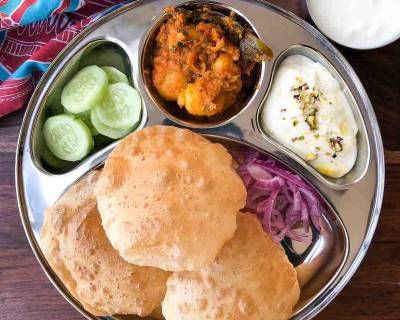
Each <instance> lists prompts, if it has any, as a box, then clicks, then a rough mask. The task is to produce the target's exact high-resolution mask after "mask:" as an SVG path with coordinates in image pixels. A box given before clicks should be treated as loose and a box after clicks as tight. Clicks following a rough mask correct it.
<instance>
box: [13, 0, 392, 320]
mask: <svg viewBox="0 0 400 320" xmlns="http://www.w3.org/2000/svg"><path fill="white" fill-rule="evenodd" d="M185 3H187V2H183V1H180V0H171V1H167V0H161V1H160V0H158V1H155V0H153V1H136V2H134V3H131V4H127V5H125V6H122V7H121V8H119V9H117V10H116V11H114V12H112V13H110V14H108V15H107V16H105V17H103V18H102V19H100V20H98V21H96V22H95V23H93V24H92V25H91V26H90V27H89V28H88V29H86V30H85V31H83V32H82V33H80V34H79V35H78V36H77V38H75V39H74V41H72V42H71V43H70V44H69V45H68V46H67V47H66V48H65V49H64V50H63V51H62V52H61V53H60V54H59V55H58V57H57V58H56V59H55V60H54V62H53V63H52V64H51V65H50V67H49V69H48V71H47V73H46V74H45V75H44V76H43V78H42V80H41V81H40V83H39V84H38V86H37V88H36V90H35V92H34V94H33V96H32V99H31V101H30V103H29V106H28V109H27V112H26V115H25V118H24V120H23V124H22V127H21V133H20V137H19V141H18V147H17V155H16V188H17V197H18V203H19V207H20V212H21V219H22V223H23V226H24V229H25V232H26V234H27V237H28V240H29V242H30V244H31V246H32V249H33V251H34V253H35V255H36V256H37V258H38V261H39V263H40V264H41V265H42V267H43V269H44V271H45V272H46V274H47V275H48V277H49V279H50V281H51V282H52V283H53V284H54V286H55V287H56V288H57V289H58V290H59V291H60V293H61V294H62V295H63V296H64V297H65V298H66V299H67V300H68V301H69V302H70V303H71V304H72V305H73V306H74V307H75V308H76V309H77V310H79V311H80V312H81V313H82V314H83V315H84V316H85V317H86V318H88V319H103V318H96V317H95V316H93V315H91V314H89V313H88V312H86V311H85V310H84V309H83V308H82V306H81V305H80V304H79V303H78V302H77V301H76V300H74V299H73V297H71V295H70V294H69V293H68V292H67V291H66V289H65V288H64V286H63V285H62V283H61V282H60V281H59V279H58V278H57V277H56V275H55V274H54V273H53V272H52V270H51V268H50V266H49V265H48V263H47V261H46V259H45V258H44V256H43V254H42V252H41V250H40V245H39V244H40V238H39V231H40V228H41V226H42V223H43V211H44V209H45V208H46V207H48V206H50V205H52V204H53V203H54V202H55V201H56V200H57V199H58V198H59V197H60V195H61V194H62V193H63V192H65V190H66V189H68V187H69V186H70V185H72V184H73V183H75V182H76V181H77V180H78V179H80V178H81V177H82V176H83V175H84V174H86V173H87V172H88V171H90V170H93V169H94V168H96V167H99V166H101V165H102V163H103V162H104V160H105V158H106V156H107V155H108V153H109V152H110V151H111V150H112V148H113V147H115V145H116V144H117V143H118V142H115V143H113V144H111V145H109V146H107V147H105V148H104V149H101V150H98V151H97V152H95V153H94V154H92V155H91V156H90V157H89V158H88V159H87V160H85V161H84V162H81V163H79V164H78V165H76V166H75V167H73V168H70V169H69V170H68V171H67V172H65V173H62V174H54V173H51V172H49V171H48V170H46V169H45V168H43V166H42V165H41V163H40V160H38V157H37V154H36V151H35V148H36V147H35V146H36V145H40V143H42V141H41V139H42V138H41V135H40V134H37V133H35V132H39V131H37V130H38V128H40V126H41V122H42V120H41V119H42V115H41V114H42V112H43V110H44V109H45V107H46V101H47V99H48V97H49V95H50V94H51V93H52V90H53V88H54V83H56V82H57V81H61V80H58V79H61V78H62V76H63V74H64V73H63V72H66V71H64V70H69V68H72V64H73V63H74V62H73V61H75V60H74V59H78V58H77V57H79V54H80V53H81V52H85V50H86V49H85V48H89V47H90V45H91V44H93V43H97V41H111V42H113V43H114V44H117V45H118V48H119V49H118V50H121V51H118V52H120V53H121V54H122V56H123V57H125V58H127V59H125V61H128V63H127V64H126V67H127V70H128V71H130V72H128V73H129V74H130V75H131V80H132V81H133V82H134V84H135V86H136V87H137V88H138V90H139V91H140V93H141V94H142V98H143V105H144V112H143V118H142V122H141V125H140V127H145V126H150V125H155V124H164V125H175V126H188V127H193V124H191V123H190V122H185V121H186V120H185V119H180V118H179V119H178V118H176V117H172V116H171V114H170V113H166V111H165V110H164V109H162V108H160V106H159V105H158V104H157V103H156V101H154V97H152V96H150V94H149V92H150V90H151V88H150V87H149V86H148V83H146V80H145V78H144V77H142V76H141V75H142V66H143V59H142V58H143V55H144V54H146V52H145V51H142V50H143V44H144V43H146V39H148V35H149V30H150V31H151V30H152V28H154V26H155V25H157V23H158V21H159V18H160V17H162V15H163V13H162V10H163V9H162V8H164V7H165V6H167V5H182V4H185ZM212 4H213V5H217V6H218V7H220V8H225V9H226V10H230V9H231V8H234V10H235V11H236V12H237V13H238V15H239V16H240V17H243V19H245V20H246V21H248V22H249V23H250V22H251V26H252V27H253V28H254V30H255V31H256V32H257V34H258V35H259V36H260V37H261V38H262V39H263V40H265V41H266V42H267V43H268V45H269V46H270V47H271V48H272V50H273V51H274V55H275V57H274V59H273V60H272V61H271V62H269V63H263V64H262V65H261V66H260V70H261V73H260V78H259V80H258V83H257V86H256V89H255V91H254V92H253V94H252V96H251V99H250V100H249V101H248V102H247V103H246V106H245V107H244V109H243V110H242V111H241V112H239V113H237V114H235V115H232V116H231V117H227V119H225V120H224V121H222V122H221V123H218V124H216V125H215V126H214V125H212V126H208V127H207V128H203V127H202V128H200V127H201V126H198V127H197V126H196V129H194V131H198V132H200V133H202V134H204V135H206V136H207V137H208V138H210V139H214V140H216V141H218V142H221V143H224V144H226V145H231V146H232V145H235V146H239V147H246V148H248V147H251V148H257V149H258V150H260V151H261V152H264V153H266V154H268V155H269V156H271V157H274V158H276V159H278V160H279V161H281V162H283V163H284V164H285V165H287V166H288V167H290V168H291V169H292V170H294V171H295V172H297V173H298V174H300V175H301V176H303V177H304V178H305V179H306V180H308V181H309V182H310V183H311V184H312V185H313V186H314V188H315V189H316V190H317V191H318V192H319V193H320V194H321V196H322V197H323V199H324V200H325V202H326V205H327V207H328V208H329V210H328V211H327V212H326V214H325V215H324V221H325V226H326V229H327V230H328V229H330V230H331V232H329V233H321V234H319V235H318V237H316V238H315V239H314V241H313V244H312V245H311V246H310V247H309V248H307V250H306V251H305V252H304V250H303V251H301V250H300V251H301V252H300V251H299V250H298V249H299V248H297V247H296V246H291V247H290V246H289V249H291V250H292V251H288V255H289V258H291V259H292V262H293V263H294V264H295V265H296V269H297V270H298V272H299V275H300V280H301V282H302V285H303V290H302V296H301V300H300V301H299V304H298V305H297V306H296V309H295V311H294V314H293V315H292V318H291V319H296V320H298V319H310V318H312V317H313V316H315V315H316V314H317V313H318V312H319V311H321V310H322V309H323V308H324V307H325V306H326V305H327V304H328V303H329V302H330V301H331V300H332V299H333V298H334V297H335V296H336V295H337V294H338V293H339V292H340V291H341V290H342V288H343V287H344V285H345V284H346V283H347V282H348V281H349V280H350V278H351V276H352V275H353V274H354V272H355V270H356V269H357V267H358V266H359V264H360V262H361V260H362V258H363V257H364V255H365V253H366V251H367V249H368V246H369V244H370V242H371V239H372V236H373V233H374V231H375V228H376V224H377V221H378V217H379V212H380V208H381V203H382V196H383V186H384V159H383V147H382V140H381V136H380V132H379V128H378V124H377V121H376V118H375V115H374V112H373V109H372V106H371V103H370V101H369V99H368V96H367V94H366V92H365V90H364V88H363V87H362V85H361V83H360V81H359V79H358V78H357V76H356V74H355V73H354V71H353V69H352V68H351V67H350V65H349V64H348V63H347V61H346V60H345V59H344V58H343V56H342V55H341V54H340V53H339V52H338V51H337V50H336V49H335V48H334V47H333V46H332V45H331V44H330V43H329V42H328V41H327V40H326V39H325V38H324V37H323V36H322V35H321V34H320V33H319V32H318V31H316V30H315V29H314V28H312V27H311V26H310V25H308V24H307V23H306V22H304V21H303V20H301V19H299V18H298V17H296V16H295V15H293V14H291V13H289V12H286V11H284V10H282V9H280V8H278V7H276V6H273V5H270V4H267V3H265V2H259V1H252V2H247V1H244V0H230V1H229V2H228V1H225V0H215V1H213V2H212ZM293 52H301V53H302V54H306V55H308V56H309V57H310V58H312V59H313V60H318V61H321V62H322V63H324V64H325V65H326V66H328V67H329V68H330V69H331V70H332V72H333V73H334V74H335V75H337V78H338V79H341V81H343V84H345V85H346V87H347V88H348V92H349V98H350V99H353V103H352V107H353V112H354V114H355V116H356V118H357V121H358V125H359V129H360V136H359V137H358V139H359V144H360V151H359V158H358V160H357V164H356V167H355V169H353V170H354V172H353V173H350V174H349V178H346V179H348V180H343V181H337V180H335V181H330V180H328V179H326V178H324V177H322V176H321V175H320V174H318V173H317V172H316V171H315V170H314V169H312V168H311V167H310V166H308V165H307V164H306V163H304V161H302V160H301V159H299V158H298V157H296V156H295V155H294V154H293V153H292V152H290V151H289V150H286V149H285V148H283V147H282V146H281V145H279V144H278V143H276V142H275V141H273V140H272V139H270V138H269V136H268V134H266V133H265V132H263V131H262V130H261V128H260V125H259V121H258V112H259V108H260V106H261V104H262V102H263V100H264V99H266V95H267V94H268V90H269V88H270V85H271V82H272V81H273V73H274V70H275V68H277V66H278V65H279V61H280V59H282V57H284V56H285V55H287V54H290V53H293ZM66 73H68V72H66ZM60 83H61V82H60ZM184 120H185V121H184ZM195 125H197V124H195ZM299 257H300V258H299ZM114 318H121V319H136V317H134V316H128V317H126V316H124V317H118V316H115V317H114Z"/></svg>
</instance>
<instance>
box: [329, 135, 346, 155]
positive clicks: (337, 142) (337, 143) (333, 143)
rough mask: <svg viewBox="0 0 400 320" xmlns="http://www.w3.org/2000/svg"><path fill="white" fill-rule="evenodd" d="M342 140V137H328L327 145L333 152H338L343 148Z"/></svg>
mask: <svg viewBox="0 0 400 320" xmlns="http://www.w3.org/2000/svg"><path fill="white" fill-rule="evenodd" d="M342 141H343V138H342V137H336V138H330V139H329V145H330V147H331V148H332V149H333V150H334V151H335V152H340V151H342V150H343V146H342Z"/></svg>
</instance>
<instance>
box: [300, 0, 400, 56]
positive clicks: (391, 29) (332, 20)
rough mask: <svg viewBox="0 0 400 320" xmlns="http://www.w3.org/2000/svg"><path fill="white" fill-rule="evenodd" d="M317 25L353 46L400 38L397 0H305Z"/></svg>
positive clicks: (369, 46) (399, 1) (399, 0)
mask: <svg viewBox="0 0 400 320" xmlns="http://www.w3.org/2000/svg"><path fill="white" fill-rule="evenodd" d="M307 6H308V10H309V12H310V15H311V18H312V19H313V21H314V22H315V24H316V25H317V26H318V28H319V29H320V30H321V31H322V32H323V33H324V34H325V35H326V36H328V37H329V38H330V39H332V40H334V41H335V42H337V43H339V44H342V45H344V46H347V47H350V48H355V49H372V48H378V47H381V46H384V45H386V44H388V43H390V42H392V41H394V40H396V39H398V38H399V37H400V0H334V1H332V0H308V1H307Z"/></svg>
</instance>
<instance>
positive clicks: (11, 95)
mask: <svg viewBox="0 0 400 320" xmlns="http://www.w3.org/2000/svg"><path fill="white" fill-rule="evenodd" d="M123 2H124V1H123V0H92V1H89V0H24V1H17V0H0V117H1V116H4V115H6V114H8V113H10V112H12V111H15V110H18V109H20V108H22V107H24V106H25V105H26V104H27V102H28V100H29V98H30V96H31V94H32V91H33V89H34V87H35V84H36V83H37V81H38V79H39V78H40V76H41V75H42V74H43V72H44V71H46V69H47V67H48V66H49V64H50V62H51V61H52V60H53V59H54V58H55V57H56V56H57V54H58V53H59V52H60V51H61V50H62V49H63V48H64V47H65V46H66V44H67V43H68V42H70V41H71V40H72V39H73V38H74V37H75V36H76V35H77V34H78V33H79V32H80V31H81V30H82V29H84V28H85V27H86V26H87V25H88V24H90V23H91V22H93V21H94V20H96V19H98V18H99V17H101V16H103V15H104V14H106V13H108V12H110V11H111V10H113V9H115V8H116V7H118V5H117V4H121V3H123ZM3 9H4V10H3ZM74 9H78V10H76V11H73V12H68V11H71V10H74ZM45 10H49V12H50V13H49V16H48V17H47V18H45V19H44V20H38V21H35V18H38V17H39V18H40V16H41V15H45V14H47V11H45ZM44 11H45V12H44ZM27 21H28V22H29V21H35V22H32V23H29V24H26V25H24V23H26V22H27Z"/></svg>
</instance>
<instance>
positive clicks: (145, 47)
mask: <svg viewBox="0 0 400 320" xmlns="http://www.w3.org/2000/svg"><path fill="white" fill-rule="evenodd" d="M204 4H205V3H204V2H202V1H187V2H185V3H182V4H180V5H178V6H177V7H178V8H185V9H191V10H193V9H196V8H198V7H201V6H204ZM207 7H209V8H210V9H212V10H214V11H217V12H220V13H223V14H227V15H229V13H230V12H231V11H232V12H235V18H236V19H237V20H238V21H239V22H240V23H241V24H242V25H243V26H247V27H249V28H250V29H252V31H253V32H254V33H255V34H258V33H257V30H256V29H255V28H254V26H252V24H251V22H250V21H248V20H247V19H246V17H244V16H243V15H241V13H240V12H239V11H237V10H235V8H233V7H231V6H229V5H226V4H224V5H222V4H219V3H217V2H207ZM169 16H170V15H169V14H166V13H162V14H161V16H159V17H157V18H156V19H155V20H154V22H153V23H152V25H151V26H150V27H149V31H148V32H147V33H146V35H145V36H144V38H143V41H142V42H141V43H140V46H139V51H140V52H142V54H141V65H140V73H139V75H140V78H141V80H142V81H143V83H144V84H145V88H146V93H147V94H148V96H149V98H150V99H151V101H152V102H153V103H154V104H155V105H156V106H157V107H158V108H160V110H162V111H163V112H164V113H165V115H166V116H167V117H168V118H169V119H170V120H172V121H174V122H176V123H179V124H180V125H182V126H185V127H189V128H199V129H207V128H215V127H219V126H222V125H224V124H227V123H229V122H230V121H232V120H233V119H234V118H235V117H236V116H237V115H238V114H240V113H241V112H242V111H244V110H245V109H246V108H247V107H248V106H249V105H250V104H251V100H252V98H253V97H254V95H255V94H256V93H257V91H258V87H259V85H260V83H261V78H262V75H263V65H262V64H261V63H258V64H256V66H255V68H254V69H253V71H252V73H251V77H249V79H247V82H248V86H247V87H246V86H243V88H242V90H241V92H240V96H241V98H240V99H239V100H238V101H236V102H235V103H234V104H233V105H232V106H231V107H229V108H228V109H227V110H225V111H224V112H223V113H221V114H218V115H214V116H212V117H205V116H204V117H201V116H193V115H191V114H190V113H188V112H187V111H186V109H184V108H181V107H179V106H178V104H177V103H176V102H172V101H167V100H165V99H163V98H162V97H160V95H159V94H158V92H157V90H156V88H154V85H153V82H152V79H151V69H152V68H151V60H152V58H153V50H154V44H155V37H156V35H157V33H158V31H159V29H160V26H161V25H162V24H163V23H164V22H165V21H166V20H167V19H168V17H169Z"/></svg>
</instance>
